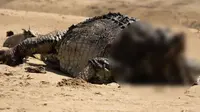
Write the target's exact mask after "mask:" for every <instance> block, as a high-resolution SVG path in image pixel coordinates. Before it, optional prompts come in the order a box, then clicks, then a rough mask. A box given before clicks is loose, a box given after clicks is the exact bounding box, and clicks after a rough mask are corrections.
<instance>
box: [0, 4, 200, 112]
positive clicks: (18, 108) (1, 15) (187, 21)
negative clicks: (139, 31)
mask: <svg viewBox="0 0 200 112" xmlns="http://www.w3.org/2000/svg"><path fill="white" fill-rule="evenodd" d="M199 5H200V1H199V0H168V1H166V0H143V1H142V2H141V0H123V1H122V0H82V1H81V0H0V38H1V39H0V40H1V41H0V46H2V44H3V42H4V40H5V39H6V36H5V35H6V31H8V30H13V31H14V32H15V33H21V32H22V30H21V29H22V28H26V29H28V28H29V27H30V28H31V30H33V31H34V32H38V33H47V32H49V31H53V30H59V29H66V28H68V27H69V26H70V25H72V24H76V23H78V22H80V21H83V20H84V19H86V18H88V17H91V16H95V15H100V14H103V13H107V12H109V11H114V12H118V11H120V12H121V13H123V14H127V15H129V16H132V17H136V18H139V19H141V20H143V21H147V22H149V23H152V24H154V25H155V26H160V27H170V28H172V29H173V30H174V31H183V32H185V33H186V35H187V52H186V53H187V56H188V57H192V58H196V59H200V58H199V57H200V51H199V49H198V47H200V44H199V43H200V39H199V38H200V33H199V32H198V30H199V29H200V12H199V10H200V7H199ZM28 62H29V63H33V64H37V65H43V63H42V62H41V61H39V60H37V59H33V58H29V61H28ZM27 66H29V65H28V64H22V65H19V66H17V67H9V66H7V65H0V111H1V112H199V109H200V101H199V99H200V86H191V87H170V86H165V87H159V86H145V87H144V86H136V85H135V86H127V85H118V84H116V83H111V84H108V85H94V84H89V83H86V82H84V81H77V80H69V79H70V78H69V77H66V76H64V75H65V74H63V73H61V72H59V71H55V70H51V69H47V73H29V72H26V71H25V68H26V67H27Z"/></svg>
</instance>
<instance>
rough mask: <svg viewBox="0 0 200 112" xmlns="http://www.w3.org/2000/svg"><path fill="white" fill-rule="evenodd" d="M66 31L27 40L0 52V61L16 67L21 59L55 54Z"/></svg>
mask: <svg viewBox="0 0 200 112" xmlns="http://www.w3.org/2000/svg"><path fill="white" fill-rule="evenodd" d="M66 32H67V31H58V32H55V33H51V34H46V35H40V36H38V37H37V38H27V39H25V40H24V41H22V42H21V43H20V44H18V45H16V46H15V47H13V48H11V49H9V50H1V52H0V61H3V63H5V64H7V65H11V66H12V65H18V64H20V63H22V61H21V60H22V59H23V58H24V57H26V56H32V55H33V54H48V53H54V52H56V48H55V47H56V45H57V43H58V42H59V41H60V40H61V39H62V38H63V37H64V35H65V34H66Z"/></svg>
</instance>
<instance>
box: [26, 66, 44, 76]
mask: <svg viewBox="0 0 200 112" xmlns="http://www.w3.org/2000/svg"><path fill="white" fill-rule="evenodd" d="M25 70H26V72H30V73H44V74H45V73H46V69H45V67H43V66H29V67H26V68H25Z"/></svg>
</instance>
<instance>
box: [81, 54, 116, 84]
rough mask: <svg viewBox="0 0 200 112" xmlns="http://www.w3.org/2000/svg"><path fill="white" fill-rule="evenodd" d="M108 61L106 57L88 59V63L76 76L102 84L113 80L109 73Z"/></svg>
mask: <svg viewBox="0 0 200 112" xmlns="http://www.w3.org/2000/svg"><path fill="white" fill-rule="evenodd" d="M110 66H111V65H110V63H109V60H108V59H107V58H102V57H97V58H93V59H91V60H89V61H88V65H87V66H86V67H85V68H84V70H83V71H82V72H80V73H79V75H78V76H77V78H81V79H83V80H86V81H88V82H91V83H95V84H102V83H110V82H113V81H114V77H113V75H112V74H111V68H110Z"/></svg>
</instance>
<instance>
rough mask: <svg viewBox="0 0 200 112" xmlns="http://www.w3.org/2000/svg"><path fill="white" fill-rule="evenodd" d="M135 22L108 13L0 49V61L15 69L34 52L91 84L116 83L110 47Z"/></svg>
mask: <svg viewBox="0 0 200 112" xmlns="http://www.w3.org/2000/svg"><path fill="white" fill-rule="evenodd" d="M137 21H139V19H136V18H133V17H128V16H126V15H122V14H120V13H111V12H110V13H108V14H104V15H101V16H95V17H93V18H89V19H86V20H85V21H83V22H80V23H78V24H76V25H72V26H70V27H69V28H68V29H66V30H63V31H60V32H56V33H52V34H50V35H40V36H38V38H28V39H26V40H24V41H22V42H21V43H20V44H18V45H16V46H15V47H13V48H11V49H9V50H0V61H2V62H3V63H4V64H7V65H9V66H16V65H19V64H22V63H23V61H22V59H23V58H24V57H25V56H30V55H32V54H36V53H37V54H54V55H55V56H56V59H57V62H58V63H57V64H56V66H58V67H59V69H60V70H61V71H62V72H64V73H66V74H68V75H70V76H71V77H74V78H81V79H83V80H85V81H88V82H90V83H98V84H102V83H110V82H113V81H115V78H114V77H115V76H114V75H113V73H114V72H113V73H112V69H113V71H115V70H114V67H112V66H111V65H112V58H110V56H111V55H110V54H112V53H111V52H112V44H113V42H114V41H115V40H117V39H116V38H117V37H118V36H119V34H120V33H121V31H123V30H124V29H126V28H127V27H128V26H129V25H131V24H135V23H137ZM139 23H140V22H139ZM141 24H142V23H141ZM138 28H140V27H138ZM136 33H144V34H145V33H146V32H136ZM147 36H148V35H147ZM152 40H154V39H152ZM155 40H156V39H155ZM135 44H136V43H135ZM146 44H149V42H147V43H146ZM137 45H138V46H139V45H140V44H139V43H137ZM156 45H157V44H155V46H156ZM143 46H145V45H143ZM136 53H137V52H136ZM148 55H149V54H145V56H148ZM154 56H155V55H154ZM111 57H112V56H111ZM151 57H153V56H151ZM139 59H140V58H139ZM140 61H141V59H140ZM144 67H145V66H144ZM146 69H148V67H146V68H144V71H145V70H146ZM140 70H141V69H140Z"/></svg>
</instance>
